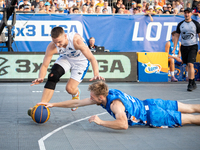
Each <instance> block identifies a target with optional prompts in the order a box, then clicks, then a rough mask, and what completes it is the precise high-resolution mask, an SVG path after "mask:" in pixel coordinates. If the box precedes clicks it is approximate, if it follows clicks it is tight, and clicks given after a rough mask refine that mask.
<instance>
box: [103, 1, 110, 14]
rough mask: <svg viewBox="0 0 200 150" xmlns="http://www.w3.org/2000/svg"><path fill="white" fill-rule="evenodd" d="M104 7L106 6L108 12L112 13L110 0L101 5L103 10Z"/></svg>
mask: <svg viewBox="0 0 200 150" xmlns="http://www.w3.org/2000/svg"><path fill="white" fill-rule="evenodd" d="M104 8H106V9H107V10H108V14H112V9H111V7H110V6H108V1H104V6H103V7H101V9H102V10H103V9H104ZM102 12H103V11H102Z"/></svg>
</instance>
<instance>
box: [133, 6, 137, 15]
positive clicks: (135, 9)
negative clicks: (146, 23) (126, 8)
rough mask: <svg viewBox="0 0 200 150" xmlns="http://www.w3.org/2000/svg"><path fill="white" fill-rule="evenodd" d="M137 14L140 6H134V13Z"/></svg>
mask: <svg viewBox="0 0 200 150" xmlns="http://www.w3.org/2000/svg"><path fill="white" fill-rule="evenodd" d="M137 14H138V8H137V7H135V8H133V15H137Z"/></svg>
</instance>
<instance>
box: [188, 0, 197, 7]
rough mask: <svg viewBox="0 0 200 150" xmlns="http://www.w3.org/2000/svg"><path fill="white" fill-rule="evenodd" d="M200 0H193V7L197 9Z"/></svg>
mask: <svg viewBox="0 0 200 150" xmlns="http://www.w3.org/2000/svg"><path fill="white" fill-rule="evenodd" d="M198 2H199V0H193V1H192V9H195V8H196V7H197V3H198ZM190 8H191V7H190Z"/></svg>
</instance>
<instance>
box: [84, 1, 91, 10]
mask: <svg viewBox="0 0 200 150" xmlns="http://www.w3.org/2000/svg"><path fill="white" fill-rule="evenodd" d="M90 3H91V2H90V0H86V3H85V4H83V5H86V6H87V8H88V6H90Z"/></svg>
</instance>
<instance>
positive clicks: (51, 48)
mask: <svg viewBox="0 0 200 150" xmlns="http://www.w3.org/2000/svg"><path fill="white" fill-rule="evenodd" d="M46 52H47V53H49V52H50V53H56V52H57V48H56V46H55V44H54V43H53V42H50V43H49V45H48V46H47V49H46Z"/></svg>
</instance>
